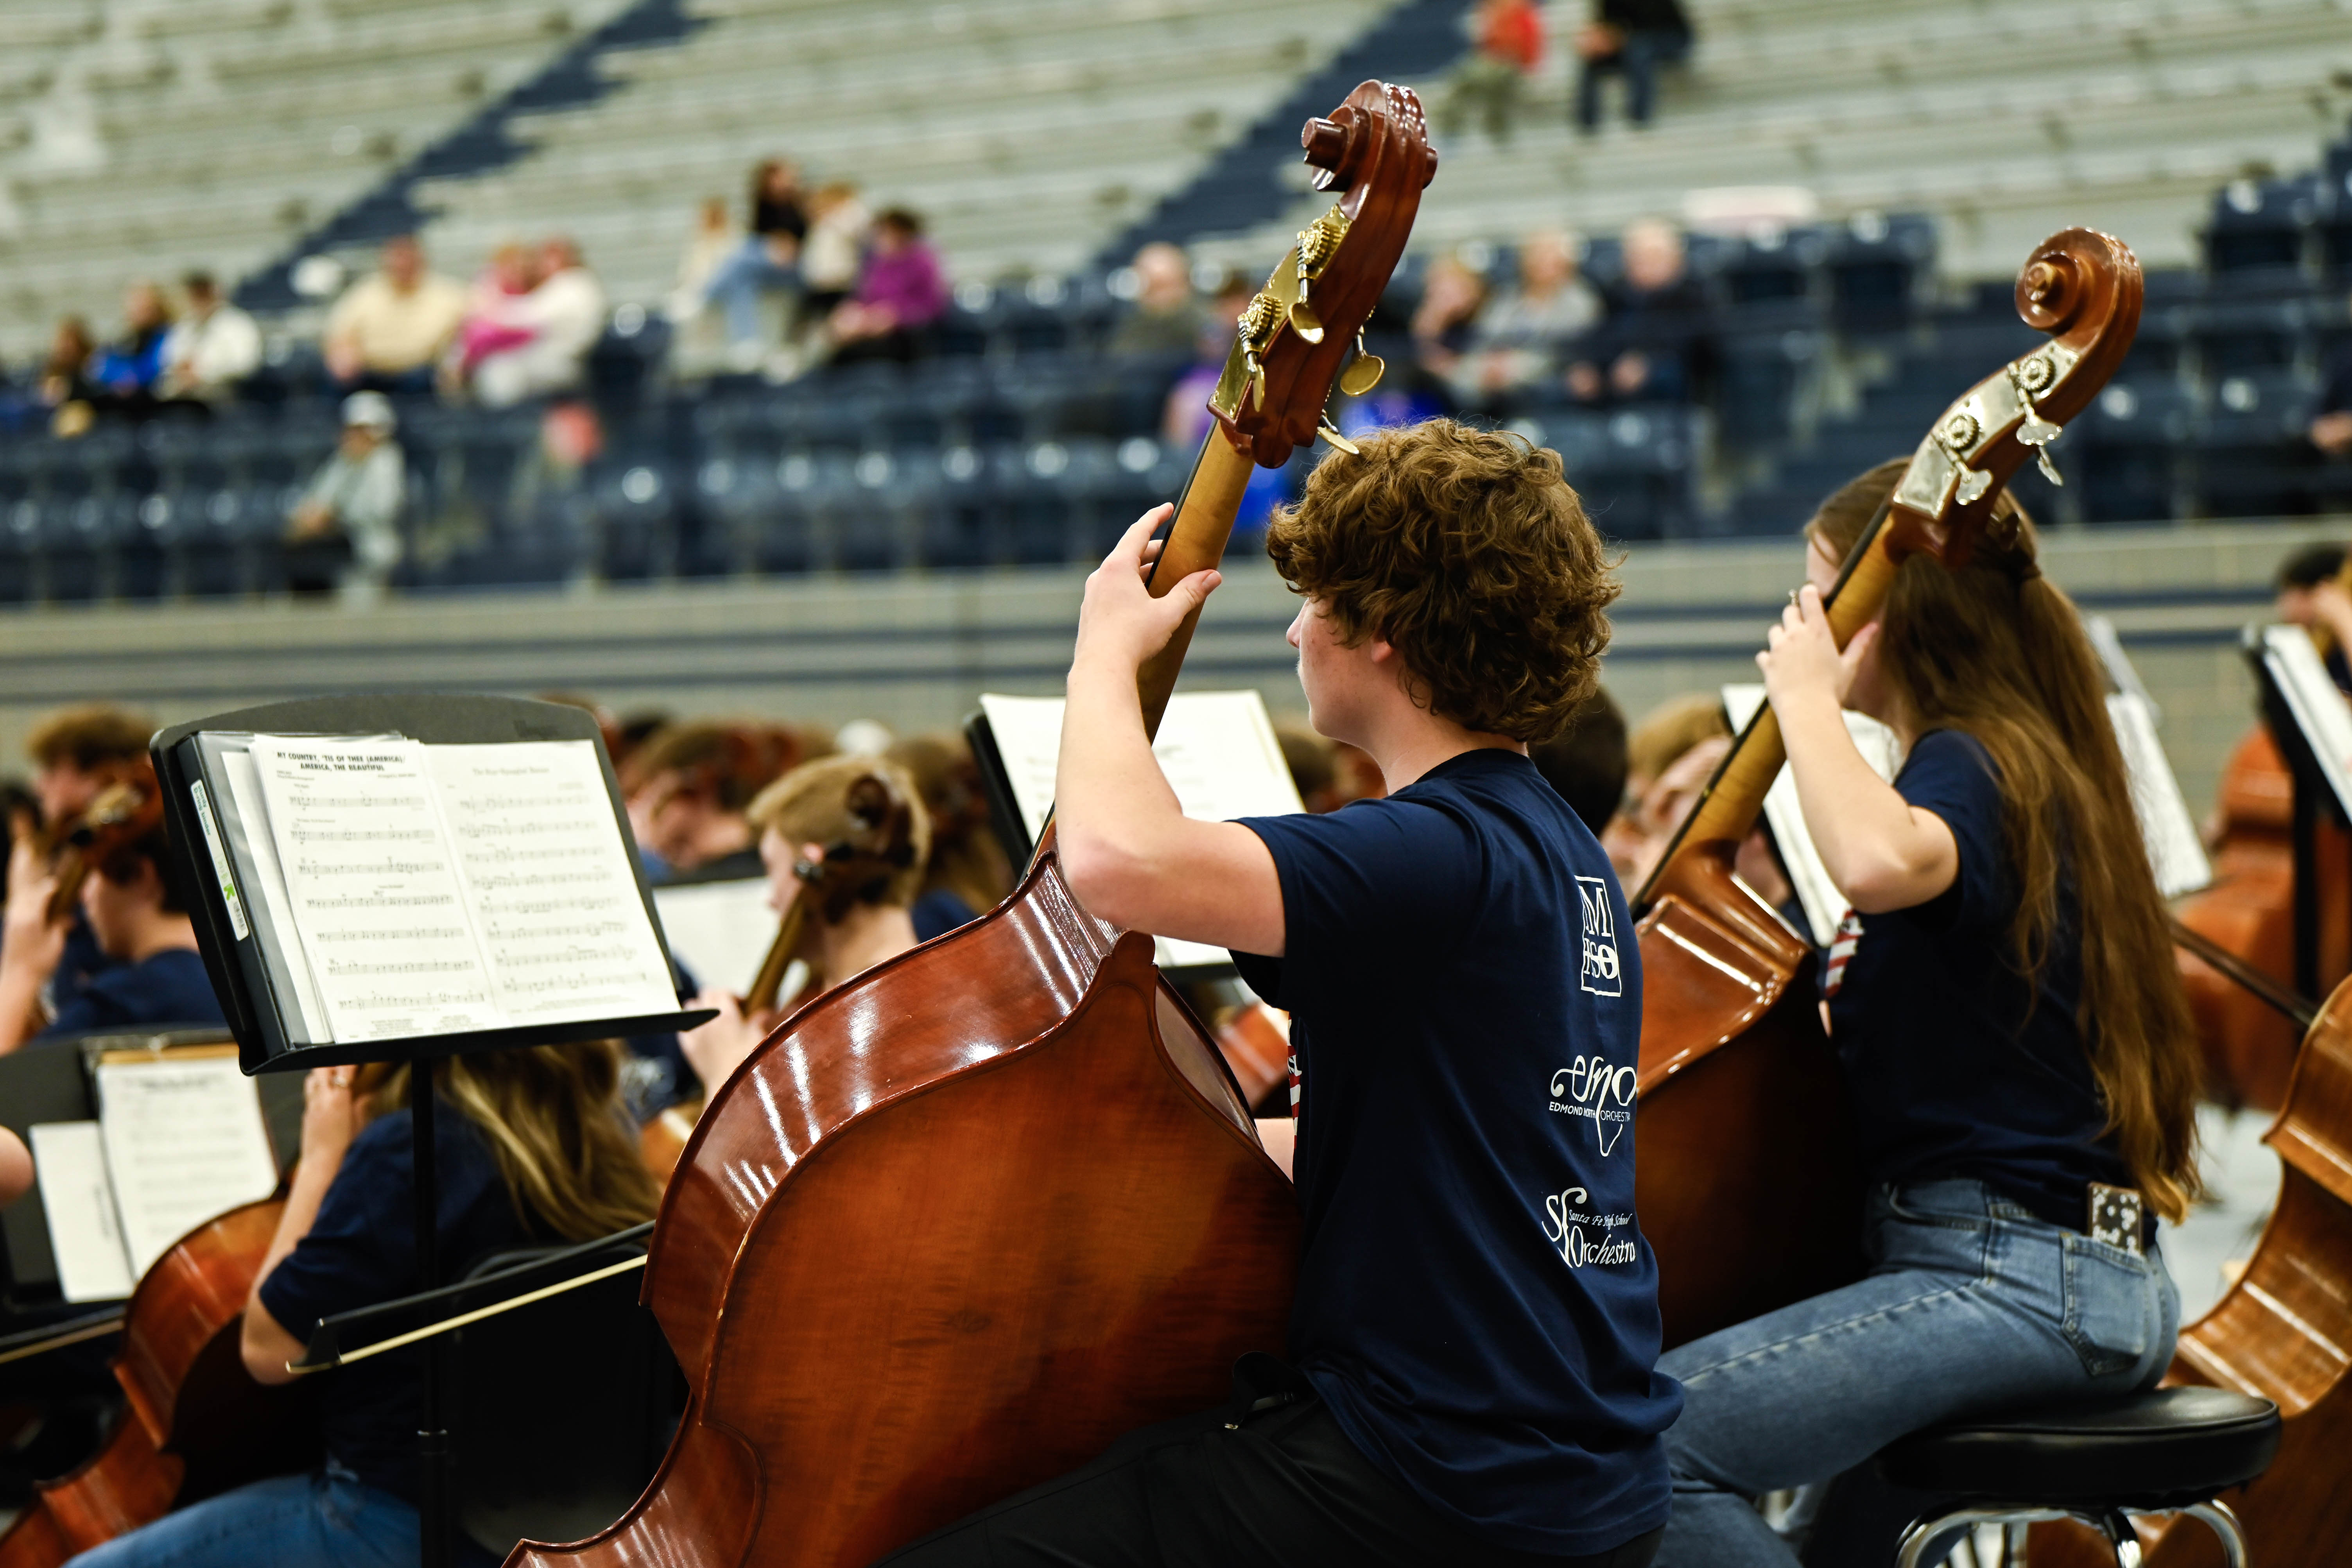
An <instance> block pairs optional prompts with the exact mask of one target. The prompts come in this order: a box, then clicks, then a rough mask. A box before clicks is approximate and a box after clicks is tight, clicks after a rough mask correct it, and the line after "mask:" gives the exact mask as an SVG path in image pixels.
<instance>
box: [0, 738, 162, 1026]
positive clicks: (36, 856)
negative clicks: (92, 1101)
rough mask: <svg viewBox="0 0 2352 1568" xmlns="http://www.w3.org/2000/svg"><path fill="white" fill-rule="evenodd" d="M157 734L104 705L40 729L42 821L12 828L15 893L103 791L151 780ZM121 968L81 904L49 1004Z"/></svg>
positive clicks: (33, 747)
mask: <svg viewBox="0 0 2352 1568" xmlns="http://www.w3.org/2000/svg"><path fill="white" fill-rule="evenodd" d="M154 732H155V726H154V725H153V724H152V723H150V722H149V721H146V720H145V719H142V718H141V717H140V716H139V715H137V714H134V713H130V712H126V711H125V710H122V709H120V708H115V707H110V706H109V705H107V704H105V703H102V702H94V703H89V704H87V705H84V706H82V707H78V708H65V709H60V710H58V711H57V712H55V713H52V714H50V715H49V716H48V717H47V718H46V719H44V720H42V721H40V722H39V723H38V724H37V725H35V726H34V728H33V732H32V734H31V736H30V737H29V738H28V739H27V740H26V742H25V751H26V755H28V756H29V757H31V758H32V762H33V796H34V798H35V799H36V800H37V801H38V802H39V804H40V821H39V822H38V823H37V824H34V823H27V822H21V821H20V822H14V823H12V824H11V825H10V826H11V838H12V841H13V842H12V843H11V846H10V858H9V868H8V885H9V887H10V889H14V888H15V887H16V885H17V883H19V882H20V881H22V880H24V879H27V878H31V877H38V876H41V875H44V874H45V873H46V872H47V866H48V858H49V855H50V853H51V851H53V850H54V848H55V847H57V846H58V845H59V844H61V843H62V842H63V841H64V836H65V834H66V833H67V831H68V829H70V828H71V827H72V826H73V825H74V823H75V822H76V821H77V820H78V819H79V817H80V816H81V814H82V813H83V812H85V811H88V810H89V803H90V802H91V801H93V800H96V799H97V798H98V794H99V791H100V790H102V789H104V788H106V787H107V786H108V785H109V784H120V783H121V782H122V781H123V780H125V779H129V778H133V777H143V776H151V775H148V774H146V773H144V772H143V770H145V769H147V768H148V767H149V763H148V762H147V737H148V736H150V735H152V734H153V733H154ZM115 963H116V961H115V960H113V959H111V958H109V957H108V956H107V955H106V953H105V952H104V951H103V950H102V949H101V948H100V946H99V945H98V938H97V936H96V935H94V934H93V933H92V932H91V931H90V929H89V921H88V920H86V919H85V918H83V915H82V912H81V910H80V908H79V906H76V908H75V910H74V912H73V918H72V920H71V921H70V923H69V927H68V931H67V932H66V945H65V952H64V954H63V956H62V957H60V958H59V959H58V963H57V965H56V967H55V969H54V970H53V971H52V972H51V975H52V978H51V984H50V985H49V987H48V993H49V994H48V995H47V996H46V997H45V998H44V1003H45V1005H47V1007H48V1008H49V1009H51V1010H54V1009H55V1008H57V1007H58V1006H59V1005H63V1004H64V1003H65V1002H66V1001H68V1000H69V999H71V998H72V997H73V996H75V995H77V994H79V993H80V991H81V989H82V987H83V986H85V985H87V984H89V982H90V980H91V979H92V978H94V977H95V976H97V975H98V974H100V973H102V972H103V971H105V970H108V969H111V968H113V967H114V966H115Z"/></svg>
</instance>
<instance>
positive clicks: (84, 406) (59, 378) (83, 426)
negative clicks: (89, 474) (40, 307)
mask: <svg viewBox="0 0 2352 1568" xmlns="http://www.w3.org/2000/svg"><path fill="white" fill-rule="evenodd" d="M97 353H98V342H97V340H96V339H94V338H93V337H91V336H90V331H89V322H87V321H83V320H82V319H81V318H80V317H79V316H68V317H66V318H65V319H64V320H63V321H59V322H58V327H57V331H55V332H53V333H51V334H50V336H49V354H48V358H47V359H46V360H44V361H42V363H41V374H40V379H39V381H38V382H37V384H36V385H35V387H34V395H35V396H36V397H37V398H38V399H39V400H40V401H41V403H42V404H43V405H46V406H47V408H49V409H50V411H51V413H50V425H49V427H50V429H51V431H52V432H54V433H55V434H57V435H59V436H79V435H80V434H81V433H82V432H83V431H85V430H87V429H89V419H90V401H91V399H93V398H95V397H96V396H97V395H98V388H97V386H96V385H95V384H92V383H91V381H90V379H89V368H90V361H91V360H92V359H93V358H95V357H96V356H97Z"/></svg>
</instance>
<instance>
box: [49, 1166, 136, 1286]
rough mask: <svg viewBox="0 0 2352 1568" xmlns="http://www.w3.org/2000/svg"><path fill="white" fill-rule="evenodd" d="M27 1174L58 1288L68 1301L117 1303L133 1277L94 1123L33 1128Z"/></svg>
mask: <svg viewBox="0 0 2352 1568" xmlns="http://www.w3.org/2000/svg"><path fill="white" fill-rule="evenodd" d="M30 1131H31V1136H30V1138H29V1140H28V1142H30V1143H31V1144H32V1146H33V1171H34V1173H35V1175H36V1176H37V1178H38V1180H39V1183H40V1188H41V1214H42V1216H43V1217H44V1218H46V1219H47V1221H48V1222H49V1249H50V1251H51V1252H52V1253H54V1254H55V1255H56V1258H57V1260H58V1289H59V1290H60V1291H62V1292H63V1293H64V1296H65V1299H66V1300H68V1301H69V1302H72V1301H120V1300H122V1299H123V1298H124V1297H126V1296H128V1295H130V1294H131V1287H132V1286H133V1285H135V1284H137V1283H138V1277H137V1276H136V1275H134V1274H132V1273H131V1262H130V1259H129V1258H126V1257H125V1256H124V1255H123V1250H122V1229H121V1226H120V1225H119V1224H118V1223H117V1222H116V1220H115V1216H114V1184H113V1183H111V1182H110V1181H109V1180H107V1175H106V1149H105V1144H104V1142H103V1141H102V1140H101V1139H100V1136H99V1131H98V1123H97V1122H95V1121H45V1122H40V1123H38V1124H37V1125H35V1126H34V1127H33V1128H32V1129H31V1130H30Z"/></svg>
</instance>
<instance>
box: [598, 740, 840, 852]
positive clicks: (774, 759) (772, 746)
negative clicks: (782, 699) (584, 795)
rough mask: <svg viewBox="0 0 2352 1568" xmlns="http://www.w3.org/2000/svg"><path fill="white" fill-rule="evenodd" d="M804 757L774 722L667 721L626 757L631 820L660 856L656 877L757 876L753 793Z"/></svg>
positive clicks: (643, 843)
mask: <svg viewBox="0 0 2352 1568" xmlns="http://www.w3.org/2000/svg"><path fill="white" fill-rule="evenodd" d="M806 755H807V750H806V748H805V746H804V743H803V742H802V740H801V738H800V737H799V736H798V735H797V734H796V733H794V732H793V731H790V730H787V729H784V728H783V727H782V726H779V725H757V724H720V723H712V722H708V721H697V722H691V723H684V724H672V725H669V726H667V727H666V728H664V729H662V730H659V731H656V732H655V734H654V736H653V738H652V739H650V740H648V741H647V742H646V743H645V745H644V746H643V747H642V748H640V749H639V750H638V751H637V752H636V753H635V755H633V756H632V757H631V758H630V759H629V775H630V786H629V796H628V801H629V826H631V828H632V829H634V830H635V834H636V836H637V847H638V848H639V849H640V850H641V851H644V852H646V854H649V855H650V856H651V857H653V858H654V859H655V860H656V861H657V862H658V864H657V865H656V866H653V867H649V868H648V872H649V874H653V879H654V880H656V881H657V882H664V881H666V882H732V881H745V880H749V879H751V878H753V877H757V876H760V875H761V874H762V868H761V863H760V850H759V835H758V834H757V833H756V832H755V831H754V830H753V829H752V827H751V823H750V821H749V820H748V819H747V818H746V817H745V816H744V809H745V808H746V807H747V806H749V805H751V798H752V796H754V795H758V794H759V793H760V791H761V789H763V788H764V787H766V785H767V784H769V783H770V781H772V780H773V779H775V778H777V777H779V776H781V775H782V774H783V773H786V772H787V771H789V770H790V769H791V768H792V766H793V763H797V762H799V761H801V760H802V759H803V757H804V756H806Z"/></svg>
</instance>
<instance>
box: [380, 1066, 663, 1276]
mask: <svg viewBox="0 0 2352 1568" xmlns="http://www.w3.org/2000/svg"><path fill="white" fill-rule="evenodd" d="M434 1080H435V1084H436V1088H437V1089H438V1091H439V1094H440V1097H441V1098H442V1099H443V1100H447V1101H448V1102H449V1103H450V1104H451V1105H454V1106H456V1107H457V1110H460V1111H462V1112H463V1113H464V1114H465V1116H466V1119H467V1121H471V1122H472V1123H473V1124H474V1125H475V1126H476V1127H477V1128H478V1129H479V1130H480V1131H481V1134H482V1139H483V1142H487V1143H488V1144H489V1146H490V1157H491V1158H492V1159H494V1160H496V1161H497V1162H498V1167H499V1176H500V1177H501V1178H503V1179H504V1181H505V1183H506V1188H507V1195H508V1197H509V1198H510V1199H511V1200H512V1201H513V1203H514V1206H515V1213H516V1215H517V1216H518V1217H519V1218H520V1219H522V1220H523V1221H524V1222H525V1223H526V1224H529V1225H531V1226H534V1227H535V1228H540V1229H544V1230H547V1231H551V1232H553V1233H554V1235H555V1236H556V1237H559V1238H560V1239H562V1240H564V1241H593V1240H594V1239H595V1238H596V1237H600V1236H610V1235H611V1234H612V1233H613V1232H614V1231H616V1230H626V1229H627V1228H629V1226H633V1225H640V1224H643V1223H644V1222H645V1221H646V1220H649V1219H651V1218H653V1217H654V1210H655V1209H656V1208H657V1207H659V1206H660V1204H661V1187H660V1185H659V1184H657V1183H656V1182H655V1180H654V1176H653V1173H652V1172H651V1171H649V1170H647V1169H646V1160H645V1153H644V1151H643V1150H642V1148H641V1147H640V1146H639V1144H638V1142H637V1139H636V1130H635V1128H634V1127H633V1126H632V1125H631V1124H630V1122H629V1119H628V1112H627V1110H625V1109H624V1107H623V1105H622V1102H621V1047H620V1046H619V1045H618V1044H617V1043H615V1042H614V1041H612V1040H585V1041H581V1042H579V1043H576V1044H572V1045H563V1046H530V1047H523V1048H520V1049H516V1050H506V1051H484V1052H481V1053H479V1054H478V1055H474V1056H460V1057H450V1058H446V1059H445V1060H444V1061H443V1062H441V1064H440V1065H439V1067H438V1068H437V1069H436V1071H435V1073H434ZM408 1081H409V1078H408V1068H405V1067H401V1068H395V1069H394V1071H393V1072H392V1073H391V1075H390V1076H388V1077H387V1078H386V1079H384V1080H383V1085H382V1086H381V1087H380V1088H378V1089H376V1091H375V1095H374V1098H373V1109H374V1110H375V1112H376V1113H377V1114H378V1115H381V1114H383V1112H384V1111H387V1110H397V1109H399V1108H400V1107H402V1106H404V1105H406V1104H407V1103H408V1099H409V1091H408Z"/></svg>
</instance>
